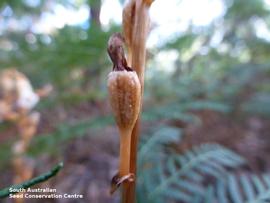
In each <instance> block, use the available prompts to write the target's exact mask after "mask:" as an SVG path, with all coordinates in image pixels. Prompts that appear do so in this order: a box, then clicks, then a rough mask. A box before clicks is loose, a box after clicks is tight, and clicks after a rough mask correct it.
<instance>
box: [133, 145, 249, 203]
mask: <svg viewBox="0 0 270 203" xmlns="http://www.w3.org/2000/svg"><path fill="white" fill-rule="evenodd" d="M156 156H159V155H157V154H156ZM152 158H153V159H152ZM152 158H151V159H147V161H146V162H144V164H143V165H142V166H141V167H142V169H141V171H142V173H141V174H140V175H141V177H140V178H139V181H138V182H139V184H141V185H140V187H143V188H144V189H145V194H147V201H146V200H145V202H155V200H157V199H160V198H165V197H166V198H170V199H174V200H178V201H179V200H180V201H183V202H192V203H193V202H194V201H195V200H194V197H197V200H198V199H200V198H202V197H204V198H205V193H206V192H205V188H204V186H203V185H202V181H203V180H204V178H205V177H214V178H216V179H221V178H224V181H225V180H226V175H227V174H228V172H227V171H228V170H227V169H228V168H235V167H239V166H240V165H242V164H244V163H245V161H244V159H243V158H242V157H240V156H239V155H237V154H235V153H234V152H232V151H230V150H228V149H226V148H224V147H222V146H220V145H217V144H204V145H201V146H199V147H195V148H194V149H193V150H190V151H188V152H186V153H185V154H183V155H172V156H169V157H168V156H166V155H165V154H163V155H162V157H159V158H156V159H155V158H154V157H152ZM140 159H144V157H140ZM212 193H213V192H212V189H211V194H210V193H209V194H208V193H207V194H208V195H209V197H208V198H207V199H210V196H213V195H212ZM198 196H199V197H198ZM204 202H208V200H205V199H204Z"/></svg>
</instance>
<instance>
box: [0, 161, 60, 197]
mask: <svg viewBox="0 0 270 203" xmlns="http://www.w3.org/2000/svg"><path fill="white" fill-rule="evenodd" d="M63 166H64V164H63V162H60V163H58V164H57V165H56V166H54V167H53V168H52V169H51V170H50V171H49V172H47V173H44V174H42V175H40V176H38V177H35V178H33V179H31V180H29V181H26V182H23V183H21V184H18V185H12V186H10V187H7V188H4V189H2V190H0V198H4V197H8V196H9V194H15V193H17V192H15V191H16V189H27V188H29V187H31V186H33V185H36V184H38V183H41V182H44V181H46V180H48V179H50V178H51V177H53V176H55V175H56V174H57V173H58V172H59V171H60V170H61V169H62V168H63ZM10 188H12V189H14V190H12V191H11V190H10Z"/></svg>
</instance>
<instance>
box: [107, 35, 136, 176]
mask: <svg viewBox="0 0 270 203" xmlns="http://www.w3.org/2000/svg"><path fill="white" fill-rule="evenodd" d="M123 40H124V39H123V37H122V35H121V34H119V33H116V34H114V35H112V36H111V38H110V39H109V42H108V53H109V56H110V58H111V60H112V62H113V71H112V72H111V73H110V74H109V76H108V81H107V86H108V92H109V100H110V103H111V107H112V110H113V114H114V117H115V120H116V123H117V126H118V128H119V133H120V161H119V177H120V178H121V177H124V176H126V175H129V167H130V146H131V133H132V129H133V127H134V125H135V122H136V120H137V118H138V115H139V112H140V107H141V84H140V81H139V78H138V76H137V74H136V72H135V71H133V69H132V68H130V67H128V66H127V62H126V58H125V54H124V48H123V44H124V41H123Z"/></svg>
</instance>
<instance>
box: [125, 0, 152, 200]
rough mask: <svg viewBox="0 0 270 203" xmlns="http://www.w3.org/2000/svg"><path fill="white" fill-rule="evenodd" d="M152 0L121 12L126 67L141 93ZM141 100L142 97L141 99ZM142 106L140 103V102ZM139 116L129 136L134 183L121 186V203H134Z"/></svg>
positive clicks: (132, 3)
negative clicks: (126, 58)
mask: <svg viewBox="0 0 270 203" xmlns="http://www.w3.org/2000/svg"><path fill="white" fill-rule="evenodd" d="M152 2H153V0H130V2H129V3H128V4H127V6H126V8H125V9H124V11H123V30H124V37H125V40H126V42H127V46H128V51H129V53H128V63H129V64H128V65H130V66H131V67H132V68H133V69H134V70H135V71H136V72H137V75H138V77H139V80H140V83H141V88H142V90H141V93H142V95H143V88H144V70H145V59H146V39H147V34H148V28H149V13H148V11H149V7H150V5H151V3H152ZM141 98H143V97H141ZM141 105H142V102H141ZM139 126H140V115H139V117H138V119H137V121H136V123H135V126H134V128H133V130H132V134H131V151H130V170H129V171H130V173H133V174H134V175H135V181H133V182H129V183H126V184H124V185H123V193H122V202H123V203H135V202H136V199H135V198H136V169H137V145H138V138H139Z"/></svg>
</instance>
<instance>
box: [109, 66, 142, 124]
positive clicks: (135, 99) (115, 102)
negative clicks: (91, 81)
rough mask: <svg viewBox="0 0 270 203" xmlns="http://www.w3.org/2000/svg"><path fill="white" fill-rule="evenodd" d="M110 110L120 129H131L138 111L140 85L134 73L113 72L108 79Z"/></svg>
mask: <svg viewBox="0 0 270 203" xmlns="http://www.w3.org/2000/svg"><path fill="white" fill-rule="evenodd" d="M108 89H109V97H110V103H111V106H112V110H113V113H114V116H115V119H116V122H117V125H118V127H119V128H120V129H130V128H133V126H134V124H135V122H136V120H137V118H138V114H139V111H140V98H141V85H140V82H139V78H138V76H137V74H136V72H135V71H113V72H111V73H110V74H109V77H108Z"/></svg>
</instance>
